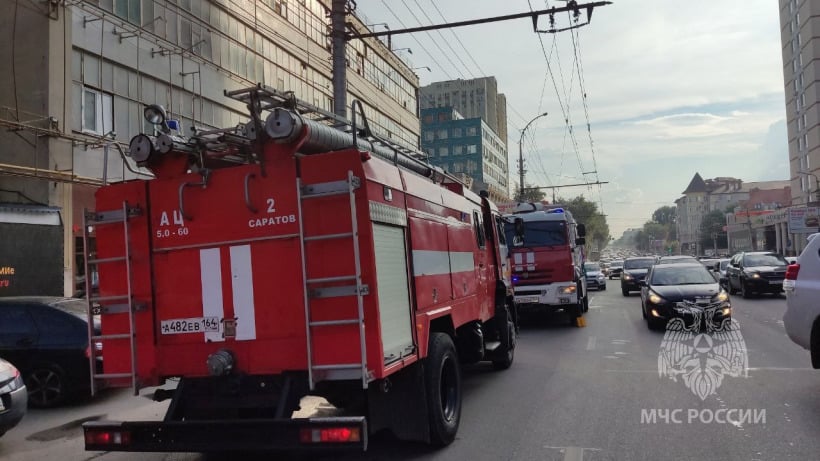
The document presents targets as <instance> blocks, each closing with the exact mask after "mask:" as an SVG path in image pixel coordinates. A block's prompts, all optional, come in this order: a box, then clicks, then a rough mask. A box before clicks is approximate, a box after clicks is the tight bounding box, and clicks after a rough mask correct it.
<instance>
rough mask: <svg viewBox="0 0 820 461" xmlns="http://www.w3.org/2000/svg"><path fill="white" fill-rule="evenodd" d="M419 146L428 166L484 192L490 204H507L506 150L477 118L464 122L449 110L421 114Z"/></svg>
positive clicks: (482, 121) (464, 120)
mask: <svg viewBox="0 0 820 461" xmlns="http://www.w3.org/2000/svg"><path fill="white" fill-rule="evenodd" d="M421 127H422V134H421V146H422V149H423V150H424V152H426V153H427V155H428V159H429V161H430V163H432V164H434V165H437V166H440V167H442V168H444V169H445V170H447V171H448V172H450V173H453V174H455V175H457V176H459V175H461V176H462V177H464V176H467V177H469V179H467V178H466V177H465V178H464V179H465V180H466V181H465V182H468V183H470V185H471V188H472V190H473V191H475V192H478V191H480V190H486V191H487V192H488V193H489V194H490V200H492V201H494V202H496V203H500V202H505V201H508V200H509V169H508V165H507V146H505V145H504V143H503V142H502V141H501V138H500V137H499V136H498V135H497V134H496V133H495V131H493V130H491V129H490V126H489V124H487V123H486V122H485V121H484V120H482V119H481V118H480V117H472V118H465V117H462V116H461V114H460V113H458V111H456V110H454V109H453V108H452V107H449V106H448V107H433V108H428V109H422V110H421Z"/></svg>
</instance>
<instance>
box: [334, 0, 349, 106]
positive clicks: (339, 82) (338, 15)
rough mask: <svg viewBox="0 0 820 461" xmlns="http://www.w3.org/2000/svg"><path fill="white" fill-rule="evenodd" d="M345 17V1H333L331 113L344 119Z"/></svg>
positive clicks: (345, 87)
mask: <svg viewBox="0 0 820 461" xmlns="http://www.w3.org/2000/svg"><path fill="white" fill-rule="evenodd" d="M346 15H347V0H333V1H332V3H331V10H330V25H331V37H332V39H333V113H334V114H336V115H338V116H340V117H344V118H347V63H346V62H345V61H346V60H347V56H346V52H345V48H346V47H347V33H346V31H345V28H346V24H345V16H346Z"/></svg>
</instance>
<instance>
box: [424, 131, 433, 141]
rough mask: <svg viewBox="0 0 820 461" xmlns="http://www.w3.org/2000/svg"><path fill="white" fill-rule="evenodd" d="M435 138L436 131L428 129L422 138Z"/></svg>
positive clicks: (427, 139)
mask: <svg viewBox="0 0 820 461" xmlns="http://www.w3.org/2000/svg"><path fill="white" fill-rule="evenodd" d="M435 138H436V133H435V132H434V131H433V130H428V131H425V132H424V140H425V141H432V140H433V139H435Z"/></svg>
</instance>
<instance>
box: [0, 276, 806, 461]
mask: <svg viewBox="0 0 820 461" xmlns="http://www.w3.org/2000/svg"><path fill="white" fill-rule="evenodd" d="M732 302H733V306H734V317H735V319H736V320H737V322H738V324H739V331H740V333H741V334H742V337H743V340H744V342H745V345H746V351H747V357H748V367H749V368H748V376H739V377H733V376H728V375H726V376H723V378H722V380H720V381H719V385H717V384H716V383H717V381H712V382H713V384H715V385H717V387H716V390H715V394H713V395H709V396H707V397H706V398H705V399H701V397H699V396H698V395H696V394H695V393H694V392H693V391H692V390H691V389H690V387H689V386H687V384H686V383H685V382H684V380H683V379H682V376H679V377H678V380H677V382H674V381H672V380H671V379H670V378H669V377H661V376H659V373H658V356H659V352H660V351H661V346H662V342H663V341H664V333H663V332H654V331H649V330H648V329H647V328H646V326H645V323H644V322H643V320H642V318H641V314H640V298H639V296H638V295H637V293H634V294H633V295H632V296H630V297H628V298H627V297H623V296H622V295H621V293H620V290H619V289H618V285H617V284H616V283H615V281H610V282H609V290H607V291H603V292H596V293H593V295H592V301H591V307H590V312H589V313H588V314H587V316H586V324H587V326H586V327H585V328H571V327H567V326H566V322H565V320H564V319H563V318H548V317H540V318H534V319H530V321H528V323H527V324H526V325H525V326H524V327H523V328H522V330H521V335H520V338H519V341H518V349H517V351H516V358H515V363H514V364H513V366H512V368H510V369H509V370H507V371H503V372H495V371H492V370H491V369H490V367H488V366H471V367H467V368H466V369H465V370H464V373H463V375H464V386H465V394H464V405H463V413H462V422H461V428H460V430H459V434H458V438H457V440H456V441H455V442H454V443H453V444H452V445H451V446H449V447H447V448H445V449H442V450H438V451H435V450H431V449H429V448H427V447H424V446H420V445H417V444H411V443H402V442H396V441H392V440H389V439H388V438H385V437H378V438H376V439H375V440H371V444H370V450H369V451H368V452H367V453H365V454H349V455H346V456H341V457H340V456H338V455H336V456H332V457H328V458H327V459H346V460H388V459H389V460H396V459H399V460H405V459H406V460H409V459H448V460H449V459H462V460H485V459H486V460H558V461H560V460H569V461H579V460H587V461H588V460H642V459H654V460H666V459H670V460H685V459H693V460H695V459H697V460H703V459H733V460H735V459H737V460H792V459H793V460H816V459H818V456H820V455H818V453H820V438H818V437H817V436H816V435H817V434H818V433H820V370H818V371H815V370H811V369H810V362H809V355H808V353H807V352H806V351H804V350H802V349H801V348H799V347H798V346H796V345H795V344H793V343H792V342H791V341H790V340H789V339H788V338H787V337H786V334H785V332H784V330H783V325H782V321H781V319H782V316H783V312H784V310H785V307H786V302H785V298H784V297H782V296H781V297H778V298H771V297H762V298H759V299H751V300H745V299H741V298H740V297H739V296H735V297H733V299H732ZM716 344H717V343H716ZM715 350H717V349H715ZM713 368H714V369H721V367H719V366H718V367H713ZM164 408H165V404H157V403H153V402H151V401H149V400H148V399H146V398H143V397H133V396H130V395H129V394H128V393H127V392H121V391H114V392H109V393H107V394H105V395H103V396H101V398H99V399H95V400H94V401H93V402H86V403H83V404H79V405H75V406H73V407H69V408H64V409H60V410H51V411H32V412H31V413H30V414H29V415H27V416H26V419H25V420H24V421H23V423H22V424H21V426H19V427H17V428H16V429H14V430H13V431H11V432H9V433H8V434H7V435H6V436H4V437H3V438H2V439H0V459H3V460H9V461H12V460H15V461H16V460H38V461H40V460H58V461H68V460H85V459H91V458H94V459H100V460H131V459H139V460H143V459H149V460H199V459H206V458H204V457H203V456H201V455H197V454H132V453H102V454H101V453H86V452H84V451H83V444H82V437H81V433H80V431H79V429H78V423H77V422H78V421H80V420H82V419H84V418H88V417H95V416H96V417H99V416H101V415H106V417H108V418H116V417H129V418H131V419H141V418H142V419H149V418H160V417H161V415H162V413H163V412H164ZM653 410H654V415H655V418H654V421H653V420H652V418H651V415H652V414H653V413H652V412H653ZM66 423H67V425H66ZM63 425H65V426H63ZM61 426H63V427H61ZM207 459H210V458H207ZM225 459H237V458H236V457H227V458H225ZM241 459H247V458H246V457H244V456H243V457H242V458H241ZM260 459H276V458H275V457H270V456H265V457H260Z"/></svg>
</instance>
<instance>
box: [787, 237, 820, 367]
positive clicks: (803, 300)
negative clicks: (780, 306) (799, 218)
mask: <svg viewBox="0 0 820 461" xmlns="http://www.w3.org/2000/svg"><path fill="white" fill-rule="evenodd" d="M817 235H818V234H814V235H812V236H811V237H810V240H809V243H808V245H806V248H805V249H803V253H801V254H800V257H799V258H797V263H795V264H792V265H790V266H789V267H788V269H787V270H786V280H784V281H783V289H784V290H785V292H786V313H785V314H784V315H783V326H784V327H785V328H786V333H787V334H788V335H789V338H791V340H792V341H794V342H795V344H798V345H800V346H803V347H804V348H806V349H808V350H809V351H810V352H811V364H812V367H814V368H818V369H820V304H818V303H817V301H816V300H817V298H818V296H820V286H818V284H817V280H818V279H820V254H818V249H820V238H816V237H817Z"/></svg>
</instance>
